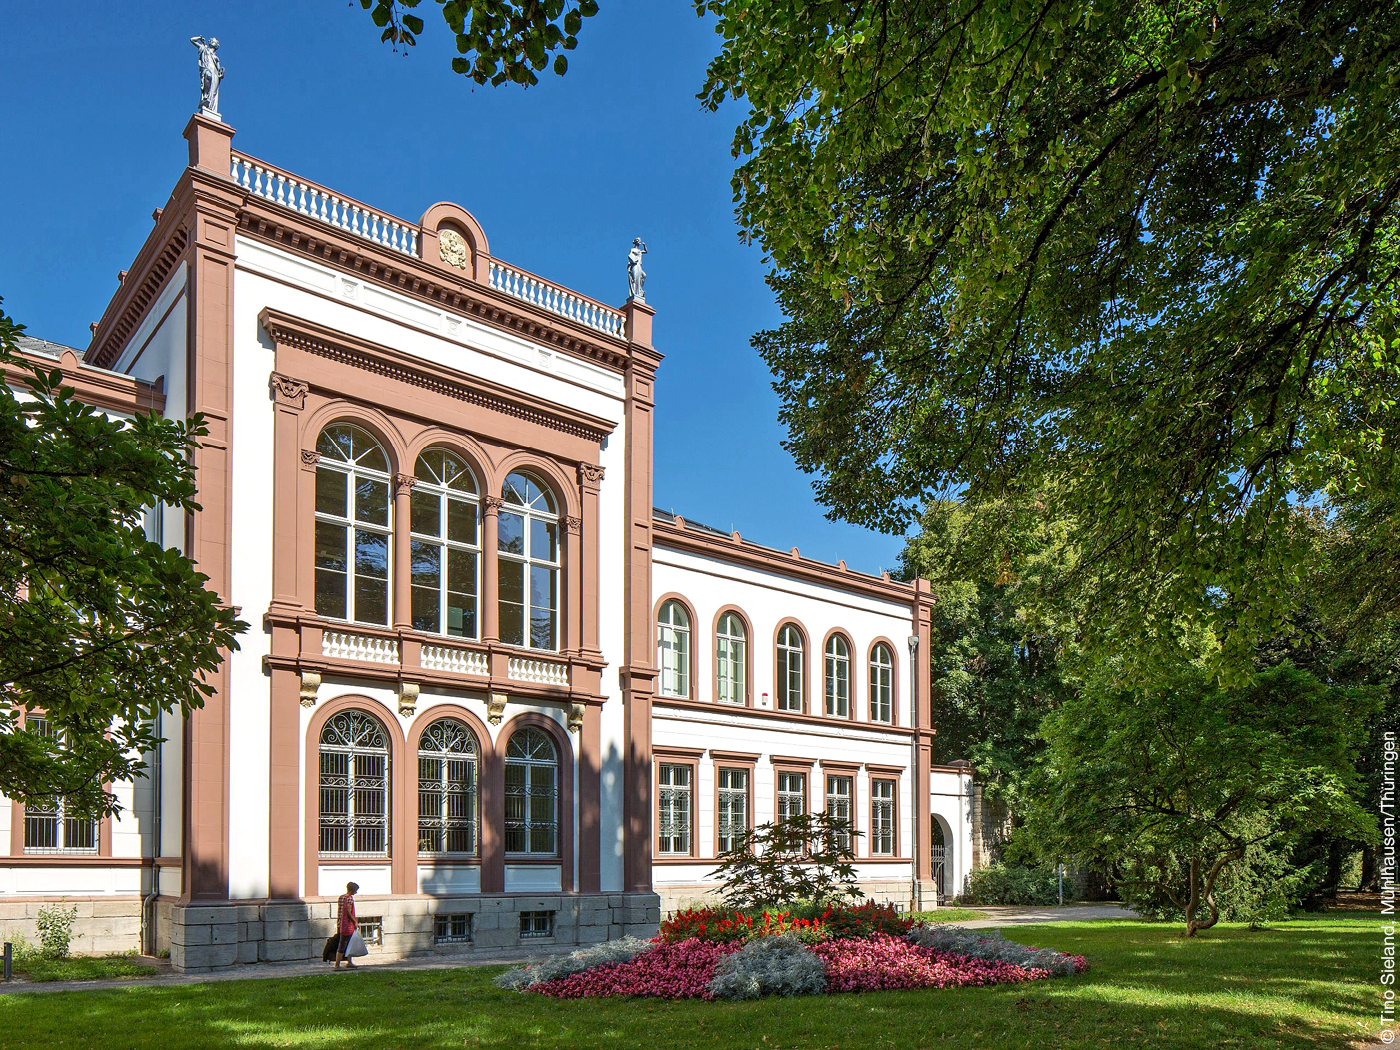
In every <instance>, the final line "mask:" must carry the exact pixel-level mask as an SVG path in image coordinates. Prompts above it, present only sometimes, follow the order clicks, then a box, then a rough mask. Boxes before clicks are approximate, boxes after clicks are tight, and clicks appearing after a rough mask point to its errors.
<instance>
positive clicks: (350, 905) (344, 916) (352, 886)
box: [335, 882, 360, 970]
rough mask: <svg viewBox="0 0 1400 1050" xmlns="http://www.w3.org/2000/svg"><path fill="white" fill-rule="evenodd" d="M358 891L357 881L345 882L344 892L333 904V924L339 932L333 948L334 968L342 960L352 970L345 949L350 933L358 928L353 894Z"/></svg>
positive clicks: (352, 967)
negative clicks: (334, 909) (336, 943)
mask: <svg viewBox="0 0 1400 1050" xmlns="http://www.w3.org/2000/svg"><path fill="white" fill-rule="evenodd" d="M359 892H360V886H359V883H356V882H347V883H346V884H345V892H344V893H342V894H341V895H340V899H339V900H338V901H336V904H335V908H336V911H335V925H336V932H337V933H339V934H340V943H339V944H338V945H337V946H336V949H335V968H336V969H337V970H339V969H340V964H341V962H342V961H343V962H344V963H345V967H346V969H348V970H353V969H354V968H355V964H354V963H353V962H351V961H350V960H349V959H347V958H345V949H346V947H347V946H348V945H349V944H350V935H351V934H352V933H354V932H355V931H356V930H357V929H358V928H359V925H360V923H359V920H358V919H356V918H355V894H357V893H359Z"/></svg>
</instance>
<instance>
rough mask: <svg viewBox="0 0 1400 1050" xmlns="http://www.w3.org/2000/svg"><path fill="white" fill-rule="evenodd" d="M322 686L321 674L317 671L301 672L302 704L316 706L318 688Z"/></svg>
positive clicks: (303, 705)
mask: <svg viewBox="0 0 1400 1050" xmlns="http://www.w3.org/2000/svg"><path fill="white" fill-rule="evenodd" d="M319 688H321V676H320V675H318V674H317V673H316V672H315V671H303V672H301V706H302V707H315V706H316V690H317V689H319Z"/></svg>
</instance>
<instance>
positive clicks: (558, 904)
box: [169, 893, 661, 973]
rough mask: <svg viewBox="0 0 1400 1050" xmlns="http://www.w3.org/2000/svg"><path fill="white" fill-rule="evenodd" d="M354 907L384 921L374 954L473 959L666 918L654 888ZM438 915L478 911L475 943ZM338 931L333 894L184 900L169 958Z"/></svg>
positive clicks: (241, 956)
mask: <svg viewBox="0 0 1400 1050" xmlns="http://www.w3.org/2000/svg"><path fill="white" fill-rule="evenodd" d="M356 909H357V911H358V913H359V917H360V921H361V923H362V925H369V923H370V921H371V920H374V919H377V920H379V927H380V930H381V937H380V940H379V942H378V943H371V944H370V957H371V958H379V959H406V958H413V957H423V956H432V955H440V956H463V957H467V958H470V957H471V956H472V955H473V954H474V953H475V954H498V953H499V952H500V951H501V950H503V949H528V948H530V947H534V946H539V947H541V948H547V947H553V946H560V945H574V944H595V943H597V942H599V941H608V940H615V939H617V938H619V937H624V936H629V935H630V936H636V937H651V936H653V935H654V934H655V933H656V928H657V924H658V923H659V921H660V918H661V909H660V901H659V900H658V898H657V896H656V894H654V893H600V894H538V895H535V894H528V895H527V894H512V895H500V896H482V895H473V896H462V897H431V898H429V897H410V898H388V897H383V898H375V897H359V898H357V899H356ZM522 912H549V913H552V914H553V923H552V933H551V935H550V936H547V937H524V938H522V936H521V929H520V923H521V917H520V916H521V913H522ZM439 915H469V916H471V919H470V929H471V935H470V936H471V939H470V941H456V940H447V941H439V940H438V938H437V935H436V921H437V917H438V916H439ZM334 932H335V902H334V901H315V902H307V901H274V902H266V903H251V904H242V903H239V902H237V901H230V902H228V903H226V904H223V903H220V904H197V905H194V904H192V905H176V906H175V908H174V909H173V912H172V915H171V924H170V927H169V938H170V941H169V945H170V962H171V965H172V966H173V967H174V969H176V970H177V971H180V972H183V973H203V972H208V971H211V970H222V969H227V968H229V967H233V966H237V965H238V964H240V963H255V962H290V961H306V960H314V959H319V958H320V957H321V948H322V946H323V945H324V944H325V942H326V939H327V938H328V937H330V936H331V934H332V933H334Z"/></svg>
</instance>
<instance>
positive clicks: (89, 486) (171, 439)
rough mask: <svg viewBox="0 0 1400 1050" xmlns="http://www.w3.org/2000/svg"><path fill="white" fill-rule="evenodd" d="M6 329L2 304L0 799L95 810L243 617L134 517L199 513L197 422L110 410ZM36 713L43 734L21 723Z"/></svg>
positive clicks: (201, 688)
mask: <svg viewBox="0 0 1400 1050" xmlns="http://www.w3.org/2000/svg"><path fill="white" fill-rule="evenodd" d="M19 332H20V328H19V327H18V326H17V325H15V324H14V322H13V321H11V320H10V318H8V317H6V316H5V315H4V313H0V365H5V366H9V367H10V368H11V369H13V370H14V371H15V372H16V373H17V374H18V375H19V382H20V385H21V386H22V387H24V388H26V391H25V393H24V395H23V396H17V395H16V394H15V392H14V391H13V390H11V388H10V387H9V386H8V385H7V384H6V383H4V382H0V794H4V795H7V796H9V797H10V798H15V799H19V800H20V801H22V802H32V801H35V800H49V799H53V798H56V797H62V798H64V799H65V802H66V805H67V807H68V808H69V810H70V811H75V812H84V811H86V812H91V813H95V812H99V811H103V812H106V811H111V810H112V809H114V808H115V805H116V799H115V797H114V796H113V795H112V793H111V792H110V791H109V790H108V785H109V784H110V783H111V782H112V781H115V780H125V779H132V778H134V777H136V776H138V775H140V772H141V768H142V762H143V752H145V751H147V750H149V749H150V747H151V746H152V745H153V744H154V743H155V741H156V739H157V736H156V731H155V715H156V712H157V711H180V710H186V711H187V710H189V709H190V708H192V707H198V706H200V705H201V704H202V703H203V701H204V697H205V696H206V695H208V692H209V686H208V685H207V683H206V682H205V679H204V677H203V676H204V675H205V674H206V673H208V672H210V671H212V670H214V669H215V668H216V667H217V666H218V665H219V662H220V660H221V659H222V653H221V650H227V649H232V648H236V646H237V642H236V635H237V634H238V633H239V632H241V631H244V630H246V629H247V624H245V623H243V622H242V621H240V620H238V619H237V618H236V617H235V615H234V612H233V610H232V609H230V608H228V607H226V606H223V605H222V604H221V602H220V599H219V596H218V595H217V594H215V593H214V592H213V591H210V590H207V589H206V588H205V586H204V584H205V582H206V579H207V577H205V576H204V575H203V574H201V573H199V572H197V571H196V570H195V567H194V566H193V564H192V563H191V562H190V560H189V559H188V558H186V557H185V556H184V555H182V554H181V553H180V552H179V551H178V550H167V549H166V548H164V547H163V546H161V544H159V543H157V542H154V541H152V540H151V539H148V538H147V536H146V531H145V527H144V516H145V514H144V512H145V510H146V509H147V508H149V507H152V506H156V505H159V504H165V505H167V506H171V507H176V508H180V509H183V510H186V511H193V510H196V509H197V508H198V505H197V504H196V503H195V501H194V495H195V486H194V467H193V465H192V464H191V463H190V462H189V460H188V453H189V451H190V450H191V448H192V444H193V442H195V441H196V440H197V439H198V438H199V437H201V436H202V435H203V434H204V432H205V431H204V427H203V421H202V420H201V419H200V418H199V417H197V416H196V417H193V418H191V419H190V420H189V421H188V423H186V422H181V421H177V420H167V419H162V418H161V417H159V416H157V415H155V414H145V415H138V416H136V417H135V418H133V419H131V420H130V421H123V420H121V419H119V418H117V419H109V418H108V417H107V416H106V415H105V414H104V413H103V412H101V411H99V410H97V409H94V408H92V407H90V406H88V405H84V404H82V403H80V402H78V401H76V400H74V398H73V396H72V395H73V390H72V388H71V387H64V386H63V385H62V373H61V372H59V371H57V370H53V371H49V370H45V369H43V368H31V367H28V366H26V365H25V364H24V362H23V360H22V359H21V358H18V357H16V356H15V354H14V350H15V338H16V336H17V335H18V334H19ZM0 375H3V373H0ZM36 710H37V711H42V712H43V713H44V716H45V721H46V722H47V724H48V728H49V730H50V733H48V734H39V733H35V732H32V731H30V729H31V728H32V723H26V722H22V721H21V715H22V714H23V713H24V712H26V711H29V712H33V711H36Z"/></svg>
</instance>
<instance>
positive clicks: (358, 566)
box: [316, 423, 391, 626]
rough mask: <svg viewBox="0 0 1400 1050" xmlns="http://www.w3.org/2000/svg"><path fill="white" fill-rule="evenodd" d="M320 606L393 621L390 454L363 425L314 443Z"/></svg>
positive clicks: (342, 614) (347, 616) (324, 611)
mask: <svg viewBox="0 0 1400 1050" xmlns="http://www.w3.org/2000/svg"><path fill="white" fill-rule="evenodd" d="M316 451H317V452H319V453H320V454H321V459H320V461H319V462H318V463H317V465H316V611H317V612H318V613H320V614H321V615H322V616H331V617H334V618H336V619H338V620H355V621H358V622H360V623H373V624H381V625H385V626H387V625H388V623H389V549H390V546H391V544H390V542H389V457H388V456H386V455H385V454H384V449H383V448H381V447H380V446H379V443H378V442H377V441H375V440H374V439H373V438H372V437H370V436H369V435H368V434H366V433H365V432H364V431H363V430H361V429H359V428H358V427H353V426H350V425H349V424H347V423H336V424H334V425H332V426H328V427H326V429H325V430H323V431H321V436H320V438H319V439H318V440H317V442H316Z"/></svg>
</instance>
